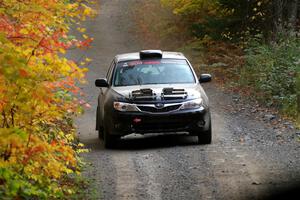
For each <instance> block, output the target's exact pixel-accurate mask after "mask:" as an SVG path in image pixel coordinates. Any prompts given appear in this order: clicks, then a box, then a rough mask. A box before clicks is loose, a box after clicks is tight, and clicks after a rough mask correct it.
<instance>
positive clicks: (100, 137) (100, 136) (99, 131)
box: [98, 128, 104, 140]
mask: <svg viewBox="0 0 300 200" xmlns="http://www.w3.org/2000/svg"><path fill="white" fill-rule="evenodd" d="M98 138H99V139H100V140H103V139H104V134H103V128H99V130H98Z"/></svg>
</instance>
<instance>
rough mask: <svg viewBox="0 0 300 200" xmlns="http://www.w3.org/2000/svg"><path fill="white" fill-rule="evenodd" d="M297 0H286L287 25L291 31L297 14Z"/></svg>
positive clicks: (293, 28)
mask: <svg viewBox="0 0 300 200" xmlns="http://www.w3.org/2000/svg"><path fill="white" fill-rule="evenodd" d="M298 2H299V1H298V0H289V1H288V6H287V9H288V12H287V14H288V27H289V28H290V30H291V31H293V30H295V26H296V22H297V14H298Z"/></svg>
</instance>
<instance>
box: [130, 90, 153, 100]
mask: <svg viewBox="0 0 300 200" xmlns="http://www.w3.org/2000/svg"><path fill="white" fill-rule="evenodd" d="M130 98H131V99H133V100H143V101H148V100H154V99H156V94H155V93H154V92H153V90H151V89H150V88H145V89H140V90H134V91H132V92H131V95H130Z"/></svg>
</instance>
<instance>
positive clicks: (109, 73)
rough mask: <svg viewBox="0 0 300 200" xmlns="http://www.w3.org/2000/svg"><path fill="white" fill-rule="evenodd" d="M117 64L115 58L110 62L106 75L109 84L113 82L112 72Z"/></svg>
mask: <svg viewBox="0 0 300 200" xmlns="http://www.w3.org/2000/svg"><path fill="white" fill-rule="evenodd" d="M115 66H116V63H115V60H113V61H112V62H111V64H110V67H109V70H108V72H107V75H106V79H107V82H108V83H109V84H111V78H112V72H113V71H114V68H115Z"/></svg>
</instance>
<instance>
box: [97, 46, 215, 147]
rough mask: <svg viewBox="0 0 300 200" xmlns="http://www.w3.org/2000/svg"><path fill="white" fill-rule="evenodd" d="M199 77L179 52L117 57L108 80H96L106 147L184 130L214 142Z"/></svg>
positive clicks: (202, 140)
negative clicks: (132, 138) (140, 136)
mask: <svg viewBox="0 0 300 200" xmlns="http://www.w3.org/2000/svg"><path fill="white" fill-rule="evenodd" d="M209 81H211V75H210V74H201V75H200V77H199V78H198V77H197V76H196V73H195V71H194V69H193V67H192V65H191V63H190V62H189V61H188V59H187V58H186V57H185V56H184V55H183V54H182V53H179V52H166V51H160V50H143V51H140V52H135V53H128V54H121V55H117V56H115V58H114V59H113V61H112V63H111V65H110V67H109V70H108V72H107V75H106V78H101V79H96V81H95V85H96V86H97V87H99V88H100V92H99V97H98V105H97V113H96V130H98V132H99V138H102V139H103V140H104V144H105V147H107V148H110V147H112V146H113V145H114V144H115V140H116V139H118V138H120V137H122V136H125V135H128V134H132V133H138V134H147V133H166V132H168V133H170V132H174V133H177V132H184V133H188V134H189V135H193V136H198V141H199V143H202V144H209V143H211V141H212V123H211V114H210V109H209V102H208V98H207V96H206V94H205V92H204V90H203V88H202V86H201V83H204V82H209Z"/></svg>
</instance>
